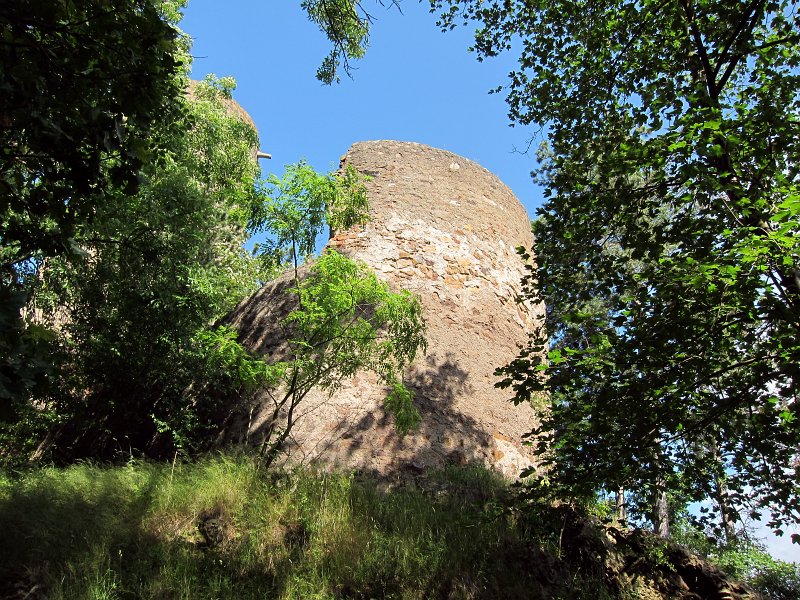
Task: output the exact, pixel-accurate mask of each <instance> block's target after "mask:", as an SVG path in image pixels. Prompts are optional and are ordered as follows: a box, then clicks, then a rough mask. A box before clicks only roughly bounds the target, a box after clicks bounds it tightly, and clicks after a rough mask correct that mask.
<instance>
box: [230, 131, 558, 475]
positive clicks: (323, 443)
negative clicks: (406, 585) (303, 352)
mask: <svg viewBox="0 0 800 600" xmlns="http://www.w3.org/2000/svg"><path fill="white" fill-rule="evenodd" d="M342 165H343V166H344V165H352V166H353V167H354V168H355V169H356V170H357V171H358V172H360V173H362V174H364V175H368V176H369V177H370V180H369V181H368V182H367V184H366V187H367V194H368V197H369V203H370V221H369V222H368V224H367V225H366V226H363V227H358V228H354V229H352V230H348V231H344V232H338V233H337V234H336V235H335V236H334V237H333V238H331V239H330V240H329V242H328V245H327V247H328V248H335V249H336V250H337V251H339V252H341V253H343V254H345V255H347V256H349V257H350V258H354V259H358V260H361V261H364V262H365V263H366V264H367V265H368V266H369V267H370V268H372V269H373V270H374V271H375V272H376V274H377V275H378V277H379V278H381V279H383V280H384V281H386V282H388V283H389V286H390V287H391V288H392V289H394V290H399V289H407V290H409V291H410V292H412V293H414V294H416V295H418V296H419V297H420V299H421V302H422V306H423V314H424V317H425V319H426V322H427V337H428V350H427V352H426V353H425V355H424V356H420V357H418V358H417V360H416V361H415V363H414V364H413V365H412V366H411V367H410V368H409V370H408V372H407V373H406V377H405V382H406V385H407V386H408V387H409V389H411V390H412V391H413V392H414V394H415V404H416V405H417V407H418V409H419V410H420V413H421V415H422V423H421V425H420V427H419V429H418V430H417V431H415V432H414V433H412V434H408V435H406V436H405V437H401V436H399V435H398V434H397V432H396V431H395V429H394V427H393V424H392V422H391V419H390V417H389V416H388V415H387V414H386V412H385V411H384V409H383V405H382V402H383V400H384V398H385V396H386V390H385V389H384V388H383V387H382V386H380V385H378V383H377V378H375V377H372V376H371V374H368V373H360V374H357V375H356V376H354V377H353V378H352V379H350V380H347V381H345V382H344V383H343V385H342V387H341V388H340V389H338V390H337V391H336V392H335V393H334V394H333V395H332V396H328V394H327V393H326V392H323V391H313V392H312V393H311V394H310V395H309V396H308V397H307V398H306V400H305V404H306V406H308V407H311V409H310V410H308V411H306V412H305V414H304V415H303V417H302V418H301V419H299V420H298V421H297V422H296V424H295V426H294V429H293V435H292V438H291V443H290V445H289V447H288V448H287V452H288V453H289V456H290V460H291V461H292V462H303V463H308V462H318V463H322V464H324V465H328V466H338V467H345V468H355V469H362V470H368V471H375V472H378V473H383V474H386V473H391V472H394V471H397V470H400V469H408V468H410V469H412V470H422V469H425V468H429V467H436V466H442V465H444V464H448V463H456V464H464V463H467V462H471V461H477V462H481V463H484V464H487V465H490V466H492V467H493V468H495V469H496V470H498V471H500V472H502V473H503V474H505V475H507V476H516V475H517V474H518V473H519V472H520V470H522V469H523V468H525V467H527V466H530V465H531V464H532V463H531V456H530V455H529V453H528V451H527V448H525V447H524V446H522V445H521V444H520V440H521V437H522V435H523V434H525V433H527V432H529V431H530V430H531V429H532V428H533V427H534V426H535V425H536V414H535V412H534V410H533V409H532V408H531V407H530V406H528V405H525V404H523V405H520V406H516V407H515V406H513V405H512V404H511V403H510V402H509V395H510V394H509V393H508V392H507V391H506V390H500V389H498V388H496V387H495V383H496V382H497V379H498V378H497V376H495V375H494V371H495V369H496V368H497V367H499V366H502V365H505V364H507V363H508V362H509V361H511V360H512V359H513V358H515V357H516V355H517V353H518V349H519V347H520V346H522V345H524V344H525V343H526V341H527V336H528V333H529V332H530V331H532V329H533V327H534V325H535V324H537V323H541V322H542V320H543V318H544V316H543V307H541V306H530V305H528V304H525V303H519V302H518V298H519V295H520V291H521V286H520V280H521V278H522V276H523V273H524V265H523V263H522V260H521V259H520V258H519V256H518V255H517V254H516V252H515V248H517V247H518V246H524V247H525V248H531V247H532V246H533V236H532V234H531V230H530V221H529V218H528V215H527V214H526V212H525V209H524V208H523V207H522V205H521V204H520V203H519V201H518V200H517V198H516V197H515V196H514V194H513V193H512V192H511V190H509V189H508V187H506V186H505V185H504V184H503V183H502V182H501V181H500V180H499V179H498V178H497V177H496V176H494V175H493V174H492V173H490V172H489V171H487V170H486V169H484V168H483V167H481V166H480V165H477V164H476V163H474V162H472V161H470V160H468V159H465V158H462V157H460V156H456V155H455V154H452V153H450V152H447V151H444V150H437V149H434V148H430V147H428V146H424V145H421V144H416V143H407V142H395V141H373V142H360V143H357V144H355V145H353V146H352V147H351V148H350V150H349V151H348V153H347V154H346V155H345V156H344V157H343V158H342ZM280 287H281V286H280V284H279V283H275V282H272V283H270V284H267V285H266V286H264V288H262V289H261V290H260V291H258V292H256V293H255V294H254V295H253V296H251V297H250V298H248V299H247V300H245V301H243V302H242V303H241V304H240V305H239V306H238V307H237V309H236V310H235V311H234V312H233V313H232V314H231V316H230V317H229V319H228V322H229V323H230V324H232V325H233V326H234V327H236V328H237V329H238V330H239V337H240V341H242V343H244V345H245V346H246V347H248V348H249V349H251V350H253V351H255V352H262V353H263V352H265V351H266V350H267V349H268V348H270V347H274V344H275V340H274V339H272V338H273V337H274V335H275V328H274V326H272V327H271V324H274V322H275V318H276V313H275V310H276V308H275V307H276V305H277V304H280V303H276V302H275V294H276V292H277V290H278V288H280ZM283 287H284V288H285V285H284V286H283ZM256 412H258V410H257V411H256ZM262 412H263V413H264V414H266V412H267V411H266V407H264V410H263V411H262ZM263 418H264V416H263V415H261V420H263ZM258 423H259V415H258V414H256V416H255V418H252V419H251V420H250V425H249V426H250V427H251V428H255V427H257V426H258Z"/></svg>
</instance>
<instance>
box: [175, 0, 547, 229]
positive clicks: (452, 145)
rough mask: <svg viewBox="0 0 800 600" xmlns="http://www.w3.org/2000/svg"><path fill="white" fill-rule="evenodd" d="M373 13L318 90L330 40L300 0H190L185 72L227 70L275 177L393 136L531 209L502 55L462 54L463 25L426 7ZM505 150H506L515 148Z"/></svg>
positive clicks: (466, 34)
mask: <svg viewBox="0 0 800 600" xmlns="http://www.w3.org/2000/svg"><path fill="white" fill-rule="evenodd" d="M368 4H369V6H370V11H371V14H372V15H373V16H374V17H375V22H374V24H373V28H372V33H371V36H370V48H369V49H368V50H367V55H366V57H365V58H364V59H363V60H361V61H358V62H357V63H356V64H355V65H354V66H355V67H356V70H355V71H354V72H353V78H352V79H348V78H347V77H342V81H341V83H339V84H333V85H331V86H324V85H322V84H321V83H319V82H318V81H317V80H316V78H315V73H316V70H317V67H318V66H319V64H320V62H321V61H322V59H323V58H324V57H325V56H326V55H327V53H328V50H329V47H328V42H327V40H326V39H325V37H324V35H323V34H322V33H321V32H319V30H318V29H317V28H316V26H315V25H314V24H312V23H310V22H309V21H308V19H307V17H306V16H305V13H304V12H303V11H302V10H301V8H300V0H249V1H245V0H227V1H225V2H220V1H219V0H190V2H189V6H188V8H187V9H186V11H185V18H184V20H183V23H182V29H183V30H184V31H186V32H187V33H188V34H189V35H190V36H192V38H193V39H194V46H193V50H192V54H193V56H194V57H195V61H194V68H193V77H194V78H196V79H201V78H202V77H204V76H205V75H206V74H208V73H214V74H216V75H219V76H224V75H230V76H233V77H234V78H235V79H236V81H237V83H238V87H237V90H236V92H234V97H235V98H236V100H237V101H238V102H239V103H240V104H241V105H242V106H243V107H244V108H245V109H246V110H247V111H248V112H249V113H250V115H251V116H252V117H253V120H254V121H255V123H256V126H257V127H258V130H259V134H260V136H261V146H262V149H263V150H264V151H265V152H269V153H270V154H272V156H273V159H272V161H261V166H262V169H263V170H264V172H265V174H267V173H270V172H274V173H277V174H279V175H280V174H282V173H283V167H284V165H286V164H289V163H293V162H297V161H298V160H300V159H301V158H305V159H306V160H308V162H309V163H310V164H311V165H312V166H313V167H314V168H316V169H317V170H321V171H330V170H333V169H336V168H337V167H338V163H339V158H340V157H341V156H342V155H343V154H344V153H345V152H346V151H347V149H348V148H349V147H350V145H351V144H353V143H354V142H357V141H363V140H377V139H394V140H401V141H411V142H420V143H423V144H428V145H430V146H434V147H437V148H443V149H445V150H449V151H451V152H454V153H456V154H459V155H461V156H465V157H467V158H470V159H472V160H474V161H475V162H477V163H479V164H480V165H482V166H484V167H486V168H487V169H489V170H490V171H492V172H493V173H495V174H496V175H497V176H498V177H500V179H501V180H502V181H503V182H504V183H505V184H506V185H508V186H509V187H510V188H511V189H512V190H513V191H514V193H515V194H516V195H517V197H518V198H519V199H520V201H522V203H523V205H524V206H525V208H526V209H527V210H528V213H529V215H531V216H533V215H534V213H535V209H536V207H537V206H539V205H540V204H541V201H542V194H541V190H540V189H539V188H538V187H537V186H535V185H534V184H533V182H532V180H531V177H530V171H531V169H532V168H533V166H534V154H535V149H536V147H538V141H537V142H535V143H534V145H533V146H531V152H529V153H528V155H523V154H520V152H521V151H524V150H525V149H527V148H528V147H529V145H530V144H529V142H530V139H531V133H532V131H533V130H528V129H525V128H522V127H519V126H518V127H515V128H511V127H510V126H509V123H510V121H509V119H508V117H507V107H506V104H505V97H504V95H503V94H491V95H490V94H489V93H488V91H489V90H490V89H492V88H495V87H497V86H498V85H500V84H504V83H505V81H506V78H507V74H508V72H509V71H511V69H512V68H513V66H514V63H513V60H512V58H511V57H498V58H496V59H492V60H489V61H485V62H483V63H479V62H478V61H477V60H476V59H475V56H474V55H472V54H470V53H468V52H467V48H468V47H469V45H470V41H471V33H470V31H468V30H465V29H457V30H455V31H452V32H448V33H442V32H441V31H440V30H439V28H437V27H436V23H435V22H436V19H435V17H434V15H432V14H430V13H429V12H428V11H427V3H425V4H419V3H417V2H415V1H414V0H406V1H405V2H403V3H402V10H403V12H402V14H401V13H400V12H399V11H398V10H397V8H395V7H392V6H390V3H388V2H387V3H386V4H387V7H385V8H384V7H381V6H380V5H379V4H378V3H377V2H372V3H368ZM515 150H516V151H515Z"/></svg>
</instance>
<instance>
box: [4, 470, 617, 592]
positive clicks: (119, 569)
mask: <svg viewBox="0 0 800 600" xmlns="http://www.w3.org/2000/svg"><path fill="white" fill-rule="evenodd" d="M385 487H386V486H385V485H383V484H380V483H379V482H375V481H370V480H366V479H359V478H358V477H356V476H355V475H353V474H335V475H331V474H323V473H312V472H309V471H295V472H291V473H283V472H272V471H270V472H264V471H262V470H259V468H258V467H257V465H256V463H255V462H254V461H252V460H250V459H248V458H247V457H230V456H217V457H214V458H209V459H206V460H203V461H201V462H197V463H192V464H183V463H177V464H174V465H170V464H149V463H136V464H131V465H128V466H123V467H114V468H112V467H99V466H95V465H92V464H81V465H76V466H73V467H70V468H67V469H54V468H53V469H49V468H48V469H42V470H39V471H35V472H31V473H29V474H26V475H24V476H18V477H15V478H10V477H7V476H6V477H0V533H1V534H2V537H3V542H2V544H3V546H5V548H6V551H4V552H0V597H19V598H23V597H27V598H31V599H32V598H45V597H46V598H57V599H72V598H93V599H123V598H154V599H155V598H158V599H172V598H175V599H186V600H189V599H192V600H196V599H199V598H232V599H233V598H236V599H237V600H238V599H247V598H259V599H262V598H279V599H287V600H288V599H301V598H302V599H312V598H408V599H417V598H540V597H565V598H566V597H569V598H572V597H575V598H577V597H582V596H583V597H591V598H597V597H602V596H603V595H604V594H605V593H606V592H605V591H604V590H603V589H601V588H602V585H601V584H599V583H598V584H596V585H594V586H593V588H591V589H590V591H589V592H588V593H589V595H588V596H586V595H585V594H583V592H581V591H580V590H581V589H584V588H585V585H583V583H582V582H583V579H582V577H584V575H585V574H583V573H579V572H577V571H576V572H573V573H571V574H570V575H569V576H568V577H563V578H560V579H561V581H562V582H577V583H575V584H574V585H573V584H570V585H572V587H571V588H570V585H567V586H566V587H565V586H564V585H562V584H559V583H554V582H550V581H547V576H545V575H546V574H547V573H550V575H552V567H553V565H552V564H551V562H552V561H551V562H548V560H549V559H548V558H547V557H548V556H550V554H548V552H547V548H548V544H550V543H551V541H552V539H555V538H554V537H553V536H552V535H551V533H552V532H553V531H555V529H554V527H556V526H553V527H551V525H550V524H548V523H531V522H528V523H527V524H526V523H522V522H520V521H518V519H517V518H515V517H514V516H513V514H510V513H507V512H504V511H503V510H502V501H503V497H504V495H505V493H506V492H505V485H504V483H503V482H502V481H500V480H499V479H497V478H496V477H494V476H493V475H492V474H491V473H489V472H487V471H485V470H483V469H480V468H464V469H451V470H448V471H442V472H438V473H434V474H431V475H428V476H425V477H423V478H419V479H417V480H416V481H415V482H408V483H406V484H404V485H398V486H395V487H394V488H392V489H389V490H387V489H385ZM556 525H557V524H556ZM556 528H557V527H556ZM537 561H538V562H537ZM544 563H547V564H544ZM543 574H544V575H543ZM598 585H599V586H600V587H598ZM559 586H560V587H559Z"/></svg>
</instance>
